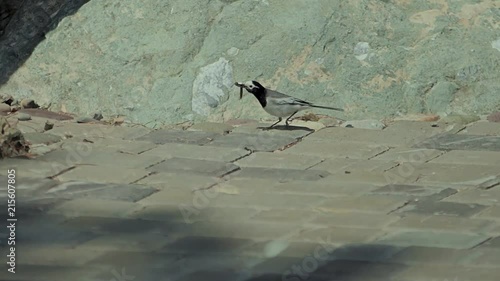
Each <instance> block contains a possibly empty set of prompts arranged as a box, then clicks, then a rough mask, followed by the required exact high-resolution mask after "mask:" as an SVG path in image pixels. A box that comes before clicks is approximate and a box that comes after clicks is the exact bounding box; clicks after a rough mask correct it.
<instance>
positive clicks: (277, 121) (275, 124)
mask: <svg viewBox="0 0 500 281" xmlns="http://www.w3.org/2000/svg"><path fill="white" fill-rule="evenodd" d="M281 120H282V119H281V117H279V120H278V121H277V122H276V123H274V124H272V125H271V126H269V127H267V129H268V130H269V129H271V128H272V127H274V125H276V124H278V123H279V122H281Z"/></svg>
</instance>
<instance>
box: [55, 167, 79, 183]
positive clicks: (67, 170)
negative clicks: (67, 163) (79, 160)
mask: <svg viewBox="0 0 500 281" xmlns="http://www.w3.org/2000/svg"><path fill="white" fill-rule="evenodd" d="M76 166H77V165H75V166H71V167H69V168H66V169H64V170H62V171H60V172H59V173H57V174H55V175H53V176H51V177H48V178H49V179H51V180H53V179H55V177H58V176H60V175H62V174H64V173H66V172H69V171H71V170H73V169H75V168H76Z"/></svg>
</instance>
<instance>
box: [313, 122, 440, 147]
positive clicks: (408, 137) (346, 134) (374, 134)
mask: <svg viewBox="0 0 500 281" xmlns="http://www.w3.org/2000/svg"><path fill="white" fill-rule="evenodd" d="M410 128H412V129H410ZM443 131H444V128H439V127H432V124H431V123H427V122H412V121H398V122H395V123H393V124H391V125H389V126H388V127H387V128H385V129H384V130H370V129H356V128H324V129H322V130H320V131H318V132H315V133H313V134H311V135H310V136H309V137H308V139H310V140H314V139H316V140H332V141H336V142H342V141H351V142H352V141H355V142H364V143H377V144H379V145H386V146H391V147H398V146H411V145H413V144H414V143H416V142H419V141H421V140H423V139H424V138H428V137H430V136H433V135H435V134H438V133H440V132H443Z"/></svg>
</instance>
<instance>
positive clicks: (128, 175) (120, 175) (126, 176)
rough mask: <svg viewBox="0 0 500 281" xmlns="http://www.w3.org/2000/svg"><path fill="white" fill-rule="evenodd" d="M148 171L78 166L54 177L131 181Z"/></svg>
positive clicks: (78, 179)
mask: <svg viewBox="0 0 500 281" xmlns="http://www.w3.org/2000/svg"><path fill="white" fill-rule="evenodd" d="M148 174H149V173H148V172H147V171H146V170H144V169H125V168H122V167H116V166H115V167H113V166H106V167H105V166H78V167H75V168H74V169H71V170H69V171H67V172H64V173H63V174H60V175H58V176H57V177H56V178H55V179H57V180H58V181H61V182H64V181H83V182H96V183H125V184H129V183H133V182H136V181H138V180H139V179H142V178H144V177H146V176H147V175H148Z"/></svg>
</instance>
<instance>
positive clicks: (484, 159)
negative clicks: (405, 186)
mask: <svg viewBox="0 0 500 281" xmlns="http://www.w3.org/2000/svg"><path fill="white" fill-rule="evenodd" d="M429 162H430V163H439V164H469V165H491V166H494V165H496V166H498V167H500V151H467V150H452V151H448V152H447V153H444V154H442V155H440V156H439V157H436V158H434V159H432V160H430V161H429ZM499 174H500V173H499Z"/></svg>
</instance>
